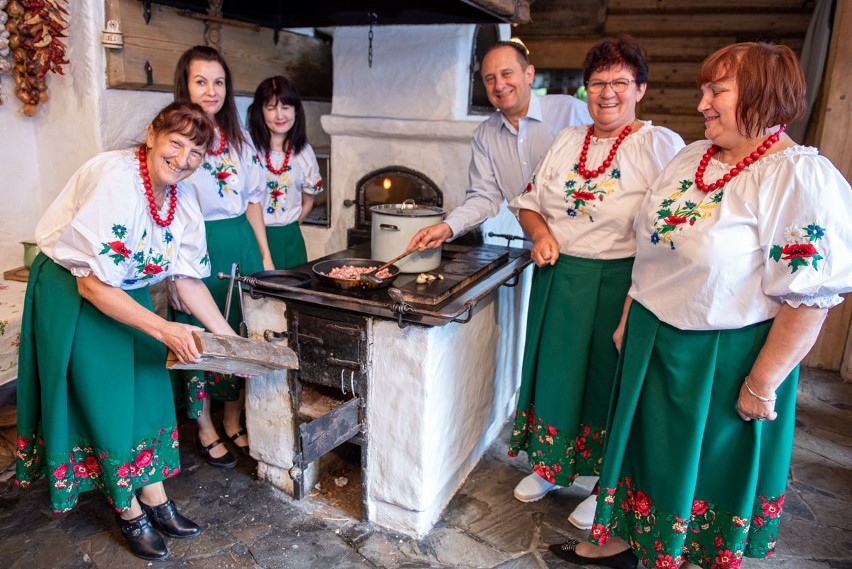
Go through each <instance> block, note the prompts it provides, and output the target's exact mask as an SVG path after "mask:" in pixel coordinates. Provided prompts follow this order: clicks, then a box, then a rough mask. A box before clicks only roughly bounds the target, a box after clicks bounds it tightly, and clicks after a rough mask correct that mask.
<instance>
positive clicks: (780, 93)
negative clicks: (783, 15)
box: [698, 42, 807, 137]
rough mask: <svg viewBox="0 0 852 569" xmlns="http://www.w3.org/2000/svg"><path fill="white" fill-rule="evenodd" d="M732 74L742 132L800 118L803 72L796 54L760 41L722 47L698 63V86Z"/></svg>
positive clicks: (803, 102)
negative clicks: (735, 87)
mask: <svg viewBox="0 0 852 569" xmlns="http://www.w3.org/2000/svg"><path fill="white" fill-rule="evenodd" d="M731 78H733V79H734V81H735V82H736V84H737V90H738V91H739V101H737V123H738V124H739V127H740V129H741V131H742V134H743V135H745V136H748V137H755V136H757V135H758V134H759V133H760V131H761V130H763V129H765V128H768V127H771V126H774V125H777V124H781V123H788V122H791V121H794V120H796V119H798V118H800V117H801V116H802V115H803V114H804V113H805V109H806V107H807V103H806V96H805V76H804V73H803V72H802V66H801V65H799V60H798V58H797V57H796V54H795V53H793V50H791V49H790V48H789V47H787V46H785V45H777V44H771V43H764V42H747V43H737V44H733V45H729V46H727V47H723V48H722V49H720V50H719V51H717V52H716V53H714V54H712V55H710V56H709V57H708V58H707V59H705V60H704V63H702V64H701V70H700V71H699V72H698V86H699V87H701V86H702V85H705V84H707V83H711V82H713V81H721V80H724V79H731Z"/></svg>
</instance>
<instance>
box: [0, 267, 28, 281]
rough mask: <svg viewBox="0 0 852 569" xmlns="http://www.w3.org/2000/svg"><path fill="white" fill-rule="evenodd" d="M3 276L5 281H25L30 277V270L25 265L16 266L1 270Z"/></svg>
mask: <svg viewBox="0 0 852 569" xmlns="http://www.w3.org/2000/svg"><path fill="white" fill-rule="evenodd" d="M3 278H4V279H6V280H7V281H18V282H22V283H25V282H27V281H28V280H29V278H30V270H29V269H27V268H26V267H18V268H17V269H9V270H8V271H4V272H3Z"/></svg>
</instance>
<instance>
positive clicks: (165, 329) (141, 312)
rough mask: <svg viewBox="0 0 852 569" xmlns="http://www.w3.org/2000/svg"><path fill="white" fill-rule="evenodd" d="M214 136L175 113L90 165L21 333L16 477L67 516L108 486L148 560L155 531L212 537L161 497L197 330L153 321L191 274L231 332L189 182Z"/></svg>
mask: <svg viewBox="0 0 852 569" xmlns="http://www.w3.org/2000/svg"><path fill="white" fill-rule="evenodd" d="M212 138H213V124H212V123H211V121H210V120H209V118H208V117H207V116H206V114H205V113H204V111H203V110H202V109H201V108H200V107H199V106H197V105H193V104H185V103H172V104H171V105H169V106H167V107H166V108H165V109H163V110H162V111H161V112H160V113H159V114H158V115H157V117H156V118H155V119H154V121H153V122H152V123H151V125H150V126H149V127H148V133H147V137H146V144H145V145H140V146H139V147H138V148H131V149H127V150H123V151H115V152H106V153H103V154H100V155H98V156H96V157H94V158H92V159H91V160H89V161H88V162H87V163H86V164H84V165H83V166H82V167H81V168H80V169H79V170H78V171H77V172H76V173H75V174H74V176H73V177H72V178H71V180H70V181H69V182H68V184H67V185H66V186H65V188H64V189H63V190H62V192H61V193H60V194H59V197H57V199H56V201H54V202H53V204H51V206H50V207H49V208H48V210H47V212H46V213H45V215H44V217H43V218H42V219H41V221H40V222H39V224H38V226H37V227H36V240H37V242H38V245H39V247H40V248H41V250H42V253H40V254H39V255H38V257H37V258H36V260H35V261H34V263H33V266H32V268H31V271H30V278H29V283H28V287H27V295H26V301H25V307H24V317H23V324H22V330H21V347H20V357H19V364H18V368H19V373H18V445H17V480H18V482H19V483H20V485H21V486H25V487H26V486H29V485H30V483H32V482H33V481H35V480H36V479H38V478H40V477H45V478H47V479H48V487H49V489H50V501H51V506H52V508H53V510H54V511H56V512H63V511H66V510H69V509H71V508H72V507H73V506H74V505H75V504H76V503H77V500H78V498H79V495H80V493H82V492H85V491H87V490H92V489H99V490H101V491H102V492H103V493H104V494H105V495H106V497H107V500H108V501H109V503H110V505H111V506H112V507H113V508H114V509H115V511H116V519H117V521H118V524H119V527H120V528H121V532H122V534H123V535H124V537H125V538H126V539H127V541H128V543H129V545H130V549H131V551H132V552H133V554H134V555H136V556H138V557H140V558H142V559H154V560H156V559H162V558H164V557H166V555H167V554H168V549H167V548H166V544H165V542H164V541H163V537H162V536H161V535H160V533H158V532H157V531H155V529H154V527H156V528H157V529H158V530H159V531H160V532H162V533H163V534H165V535H167V536H170V537H176V538H183V537H193V536H195V535H198V534H199V532H200V531H201V530H200V528H199V527H198V525H196V524H195V523H194V522H192V521H191V520H189V519H187V518H185V517H184V516H182V515H181V514H180V513H178V512H177V510H176V509H175V505H174V503H173V502H172V501H171V500H169V499H168V497H167V496H166V492H165V489H164V487H163V480H165V479H167V478H170V477H172V476H175V475H176V474H178V473H179V472H180V457H179V453H178V443H177V420H176V417H175V411H174V405H173V403H172V396H171V382H170V381H169V376H168V372H166V370H165V367H164V364H165V349H164V344H165V347H168V348H169V349H170V350H171V351H173V352H174V353H175V354H176V355H177V357H178V358H179V359H180V360H181V361H183V362H190V361H195V360H197V359H198V357H199V354H198V350H197V349H196V347H195V341H194V340H193V338H192V335H191V332H192V331H193V330H195V329H196V328H195V327H193V326H187V325H185V324H177V323H174V322H169V321H167V320H164V319H162V318H160V317H159V316H158V315H156V314H155V313H154V312H153V311H152V302H151V296H150V294H149V293H148V288H147V287H148V286H149V285H151V284H155V283H157V282H160V281H162V280H163V279H165V278H167V277H181V278H180V279H178V282H179V284H178V291H179V293H180V294H181V296H182V298H183V299H184V301H185V302H186V303H187V304H188V305H189V306H191V307H192V310H193V312H194V313H195V314H196V315H197V316H198V318H199V319H200V320H201V321H202V322H203V323H204V325H205V327H207V329H208V330H210V331H213V332H217V333H220V334H233V332H231V330H230V328H229V327H228V325H227V323H226V322H225V320H224V318H222V316H221V315H220V314H219V312H218V310H217V308H216V305H215V303H214V302H213V298H212V297H211V296H210V294H209V293H208V292H207V289H206V288H205V287H204V286H203V285H202V284H201V281H200V279H201V278H203V277H205V276H207V275H208V274H209V272H210V267H209V262H208V259H207V247H206V244H205V238H204V227H203V220H202V217H201V212H200V211H199V210H198V204H197V202H196V201H195V200H194V199H193V197H192V195H191V194H190V193H189V192H188V191H187V187H186V186H185V180H186V178H187V177H189V176H190V175H191V174H192V172H193V171H194V170H195V169H196V168H197V167H198V165H199V164H200V162H201V155H202V153H203V151H204V149H205V148H206V147H207V146H208V145H209V144H210V142H211V140H212ZM56 393H62V394H67V396H63V397H56V396H54V394H56ZM137 492H138V495H137ZM137 496H138V497H137Z"/></svg>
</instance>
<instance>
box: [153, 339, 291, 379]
mask: <svg viewBox="0 0 852 569" xmlns="http://www.w3.org/2000/svg"><path fill="white" fill-rule="evenodd" d="M192 336H193V338H194V339H195V346H196V348H198V351H199V352H200V353H201V357H200V358H199V361H198V362H193V363H181V362H180V361H179V360H178V358H177V356H176V355H175V354H174V353H172V352H171V351H169V353H168V356H167V358H166V367H167V368H169V369H197V370H206V371H217V372H220V373H239V374H244V375H264V374H267V373H269V372H271V371H276V370H282V369H299V358H298V357H297V356H296V352H294V351H293V350H291V349H290V348H288V347H285V346H282V345H280V344H272V343H269V342H264V341H262V340H252V339H249V338H241V337H240V336H223V335H220V334H210V333H209V332H193V333H192Z"/></svg>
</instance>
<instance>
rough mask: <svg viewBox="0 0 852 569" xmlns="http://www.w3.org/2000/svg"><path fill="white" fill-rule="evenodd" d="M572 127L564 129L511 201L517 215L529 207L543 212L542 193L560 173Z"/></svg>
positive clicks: (510, 206) (512, 210)
mask: <svg viewBox="0 0 852 569" xmlns="http://www.w3.org/2000/svg"><path fill="white" fill-rule="evenodd" d="M571 130H572V129H571V128H570V127H569V128H566V129H564V130H562V131H561V132H560V133H559V134H558V135H557V136H556V139H555V140H554V141H553V144H551V145H550V148H548V149H547V152H546V153H545V155H544V157H543V158H542V159H541V162H539V163H538V165H537V166H536V167H535V170H533V174H532V178H531V179H530V180H529V182H527V185H526V187H525V188H524V191H523V192H521V194H520V195H519V196H518V197H516V198H515V199H513V200H512V201H511V202H509V211H511V212H512V213H513V214H515V215H516V216H517V215H518V213H519V212H520V210H522V209H528V210H531V211H534V212H537V213H541V199H542V194H543V192H544V191H545V188H547V186H548V184H549V183H550V182H551V181H552V180H553V177H554V176H556V175H558V173H559V166H560V164H561V162H560V154H561V152H560V150H561V149H562V148H563V146H564V145H565V140H566V139H567V138H568V137H569V135H570V134H569V133H570V131H571Z"/></svg>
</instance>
